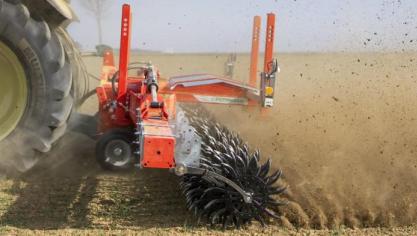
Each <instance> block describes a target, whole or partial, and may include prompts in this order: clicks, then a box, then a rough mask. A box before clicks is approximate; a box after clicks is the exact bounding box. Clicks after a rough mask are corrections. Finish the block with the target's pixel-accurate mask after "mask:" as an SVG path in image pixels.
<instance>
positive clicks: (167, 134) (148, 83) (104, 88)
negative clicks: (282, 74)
mask: <svg viewBox="0 0 417 236" xmlns="http://www.w3.org/2000/svg"><path fill="white" fill-rule="evenodd" d="M131 20H132V14H131V9H130V6H129V5H128V4H125V5H123V10H122V22H121V34H120V59H119V68H118V72H117V69H116V67H115V65H114V56H113V53H112V52H106V53H105V55H104V59H103V68H102V74H101V83H100V86H99V87H97V89H96V91H97V96H98V100H99V115H100V122H99V127H98V131H99V132H100V133H104V132H107V131H109V130H112V129H114V128H121V127H131V128H134V129H136V130H141V132H139V133H138V134H140V135H141V138H140V140H141V142H142V143H141V145H142V148H141V150H140V151H141V153H140V155H139V156H140V160H138V161H139V163H140V165H141V166H142V167H146V168H173V167H175V158H174V153H175V142H176V137H175V136H174V133H173V130H172V129H171V126H170V124H169V121H170V120H171V119H175V117H176V114H175V112H176V111H175V107H176V103H177V102H194V103H221V104H235V105H259V104H260V102H261V100H262V98H261V97H260V96H259V90H258V89H256V88H255V86H256V84H257V64H258V54H259V31H260V21H261V19H260V17H259V16H257V17H255V18H254V26H253V39H252V53H251V72H250V80H249V85H247V84H244V83H241V82H238V81H235V80H230V79H227V78H223V77H219V76H214V75H209V74H195V75H187V76H177V77H172V78H170V79H169V80H163V79H161V78H160V76H159V72H157V69H156V68H155V67H154V66H152V65H146V66H143V67H142V68H141V70H140V71H141V73H139V72H138V73H137V74H138V76H135V77H129V75H128V70H129V54H130V40H131V27H132V22H131ZM274 27H275V15H274V14H272V13H271V14H268V24H267V41H266V49H265V68H264V71H265V72H269V70H270V68H269V65H270V64H271V62H272V57H273V44H274ZM155 77H157V78H155ZM116 79H118V81H116ZM154 83H157V86H158V92H157V93H156V94H155V93H154V94H153V95H152V88H155V86H154ZM261 84H265V81H261ZM113 86H115V88H113ZM116 88H117V91H116V93H114V91H113V90H115V89H116Z"/></svg>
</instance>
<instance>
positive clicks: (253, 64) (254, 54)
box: [249, 16, 261, 87]
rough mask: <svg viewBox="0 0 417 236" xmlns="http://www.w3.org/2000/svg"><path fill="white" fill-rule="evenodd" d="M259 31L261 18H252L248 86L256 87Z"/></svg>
mask: <svg viewBox="0 0 417 236" xmlns="http://www.w3.org/2000/svg"><path fill="white" fill-rule="evenodd" d="M260 31H261V17H260V16H255V17H254V18H253V33H252V51H251V57H250V58H251V61H250V74H249V85H250V86H252V87H257V86H258V84H257V83H258V59H259V35H260Z"/></svg>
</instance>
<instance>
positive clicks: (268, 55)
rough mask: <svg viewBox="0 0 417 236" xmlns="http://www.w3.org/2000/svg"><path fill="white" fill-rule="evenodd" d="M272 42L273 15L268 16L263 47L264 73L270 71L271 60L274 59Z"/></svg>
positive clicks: (273, 38) (273, 32)
mask: <svg viewBox="0 0 417 236" xmlns="http://www.w3.org/2000/svg"><path fill="white" fill-rule="evenodd" d="M274 40H275V14H274V13H269V14H268V21H267V26H266V45H265V61H264V72H265V73H269V72H270V71H271V69H272V68H271V64H272V59H273V57H274Z"/></svg>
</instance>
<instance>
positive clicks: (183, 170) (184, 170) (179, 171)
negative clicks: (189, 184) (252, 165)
mask: <svg viewBox="0 0 417 236" xmlns="http://www.w3.org/2000/svg"><path fill="white" fill-rule="evenodd" d="M174 172H175V174H176V175H178V176H183V175H185V174H189V175H201V176H202V177H209V178H214V179H217V180H219V181H221V182H223V183H225V184H227V185H229V186H230V187H232V188H233V189H235V190H236V191H237V192H238V193H240V195H242V197H243V201H244V202H245V203H252V193H248V192H246V191H245V190H243V189H242V188H241V187H240V186H239V185H237V184H236V183H235V182H233V181H231V180H230V179H228V178H226V177H224V176H221V175H219V174H217V173H215V172H213V171H209V170H206V169H202V168H197V167H190V166H185V165H177V167H175V169H174Z"/></svg>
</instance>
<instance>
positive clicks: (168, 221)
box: [0, 53, 417, 235]
mask: <svg viewBox="0 0 417 236" xmlns="http://www.w3.org/2000/svg"><path fill="white" fill-rule="evenodd" d="M279 59H280V65H281V71H282V72H281V74H280V76H279V80H278V95H277V104H276V107H275V108H274V109H273V110H272V111H271V112H270V113H269V114H268V115H267V116H265V115H263V116H260V115H259V113H258V112H257V111H256V109H251V108H239V107H223V108H219V107H216V108H215V107H213V106H208V108H209V109H210V110H212V111H213V113H214V115H215V116H216V117H217V118H218V120H219V121H220V122H221V123H223V124H225V125H226V126H228V127H229V128H230V129H232V130H234V131H236V132H238V133H239V134H240V135H241V137H242V138H243V139H244V140H246V141H248V143H249V144H250V145H251V146H252V147H258V148H259V149H260V150H261V153H262V154H263V157H272V159H273V163H274V166H275V167H276V168H278V167H279V168H281V169H282V170H283V171H284V174H285V183H286V184H288V186H289V191H288V194H287V195H286V196H285V197H286V198H287V199H288V201H289V202H290V204H289V206H288V207H286V208H284V209H282V212H281V214H282V218H281V219H280V220H279V221H273V222H271V226H270V227H268V228H265V229H263V228H261V227H260V226H259V225H257V224H253V225H251V226H249V227H248V228H245V229H241V230H233V231H222V230H221V229H211V228H208V227H206V226H202V225H198V224H197V223H196V222H195V220H194V217H193V215H192V214H191V213H189V212H188V211H187V210H186V208H185V203H184V200H183V197H182V195H181V192H180V189H179V186H178V179H177V177H175V176H174V175H172V174H170V173H168V172H165V171H151V170H142V171H139V170H135V171H131V172H128V173H108V172H103V171H102V170H100V168H99V167H98V165H97V164H96V163H95V160H94V145H95V143H94V141H93V140H91V139H89V138H88V137H86V136H84V135H82V134H78V133H73V132H69V133H68V134H67V135H66V136H65V137H64V138H63V139H61V140H60V141H59V142H58V143H57V144H56V146H55V148H54V150H53V151H52V152H50V153H48V154H46V155H45V156H44V157H43V158H42V161H41V162H40V163H39V164H38V165H37V166H36V167H35V168H34V169H33V170H31V171H29V172H27V173H25V174H23V175H21V176H17V177H11V176H9V177H3V178H2V179H1V180H0V234H6V235H7V234H11V235H15V234H16V235H17V234H19V235H21V234H28V235H43V234H45V233H48V234H52V235H73V234H76V235H92V234H98V235H122V234H123V235H124V234H143V235H149V234H154V235H165V234H170V235H172V234H173V235H176V234H177V235H180V234H189V235H231V234H235V235H261V234H267V235H417V225H416V224H417V204H416V199H417V186H416V184H415V183H416V182H417V158H416V153H417V125H416V122H417V121H416V120H417V108H416V106H415V103H416V101H417V92H416V87H417V54H413V53H401V54H283V55H279ZM135 60H151V61H153V62H154V63H155V64H157V65H159V67H160V69H161V71H162V73H163V75H165V76H171V75H178V74H188V73H195V72H210V73H214V74H222V73H223V69H224V68H223V63H224V62H225V61H226V55H214V54H213V55H156V54H153V55H144V56H141V57H137V56H135ZM86 62H87V66H88V68H89V70H90V72H91V73H92V74H95V75H97V74H98V73H99V67H100V59H97V58H86ZM248 65H249V61H248V56H247V55H238V61H237V65H236V69H235V72H236V73H235V78H236V79H241V78H247V76H246V74H247V70H248ZM96 110H97V108H96V102H95V99H94V98H92V99H91V100H89V101H88V103H87V104H85V105H84V106H83V107H82V108H81V111H82V112H84V113H88V114H94V113H95V111H96Z"/></svg>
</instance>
